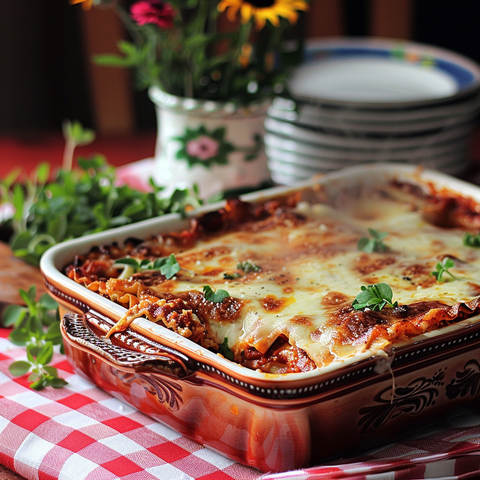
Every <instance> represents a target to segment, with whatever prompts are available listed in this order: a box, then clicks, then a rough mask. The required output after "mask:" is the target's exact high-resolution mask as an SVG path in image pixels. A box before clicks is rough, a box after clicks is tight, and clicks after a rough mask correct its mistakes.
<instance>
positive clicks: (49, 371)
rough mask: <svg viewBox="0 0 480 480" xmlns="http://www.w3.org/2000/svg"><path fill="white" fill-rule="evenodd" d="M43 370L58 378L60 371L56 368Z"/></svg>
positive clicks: (45, 367)
mask: <svg viewBox="0 0 480 480" xmlns="http://www.w3.org/2000/svg"><path fill="white" fill-rule="evenodd" d="M43 370H44V371H45V372H47V374H48V375H50V376H51V377H58V370H57V369H56V368H55V367H48V366H44V367H43Z"/></svg>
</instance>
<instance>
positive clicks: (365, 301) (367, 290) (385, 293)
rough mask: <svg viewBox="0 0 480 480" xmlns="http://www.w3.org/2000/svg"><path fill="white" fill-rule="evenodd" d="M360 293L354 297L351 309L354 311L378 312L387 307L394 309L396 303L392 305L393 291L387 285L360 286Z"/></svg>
mask: <svg viewBox="0 0 480 480" xmlns="http://www.w3.org/2000/svg"><path fill="white" fill-rule="evenodd" d="M361 290H362V291H361V292H360V293H359V294H358V295H357V296H356V297H355V300H354V301H353V303H352V307H353V308H354V309H355V310H363V309H364V308H369V309H371V310H374V311H376V312H379V311H380V310H382V309H383V308H384V307H386V306H387V305H388V306H389V307H392V308H394V307H396V306H397V305H398V302H395V303H392V299H393V291H392V289H391V287H390V285H388V284H387V283H374V284H373V285H367V286H365V285H362V286H361Z"/></svg>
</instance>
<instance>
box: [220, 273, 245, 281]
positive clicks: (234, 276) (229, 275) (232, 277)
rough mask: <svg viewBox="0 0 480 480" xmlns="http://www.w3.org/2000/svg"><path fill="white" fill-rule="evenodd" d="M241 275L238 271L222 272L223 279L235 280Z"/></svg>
mask: <svg viewBox="0 0 480 480" xmlns="http://www.w3.org/2000/svg"><path fill="white" fill-rule="evenodd" d="M240 277H241V275H240V274H239V273H224V274H223V278H224V279H225V280H236V279H237V278H240Z"/></svg>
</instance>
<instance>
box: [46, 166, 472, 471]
mask: <svg viewBox="0 0 480 480" xmlns="http://www.w3.org/2000/svg"><path fill="white" fill-rule="evenodd" d="M391 179H399V180H405V181H408V182H411V183H414V184H419V185H427V184H435V185H436V186H437V187H438V188H443V187H445V188H448V189H449V191H453V192H459V193H461V194H462V195H463V196H468V197H472V198H473V199H475V200H476V201H478V202H480V190H479V189H478V188H477V187H475V186H473V185H470V184H467V183H465V182H462V181H459V180H457V179H453V178H451V177H448V176H445V175H442V174H439V173H437V172H433V171H420V170H418V169H415V168H413V167H410V166H408V167H407V166H391V165H376V166H362V167H355V168H351V169H346V170H343V171H338V172H335V173H332V174H328V175H325V176H323V177H320V178H318V179H316V180H315V181H312V182H309V183H305V184H302V185H297V186H294V187H279V188H274V189H271V190H268V191H264V192H259V193H256V194H252V195H249V196H247V197H246V198H247V200H249V201H255V202H256V201H259V202H260V201H264V200H267V199H271V198H280V197H282V196H285V195H287V194H289V193H291V192H294V191H300V190H301V191H304V190H305V189H307V190H308V189H312V188H313V189H317V188H318V185H320V187H321V189H322V191H324V192H326V193H327V195H330V196H335V195H336V194H337V192H339V191H340V190H345V189H347V190H348V189H357V188H359V186H362V188H364V187H366V188H367V189H368V187H369V186H373V185H378V184H379V183H382V182H383V183H385V182H387V181H389V180H391ZM218 208H219V205H212V206H209V207H206V208H203V209H201V210H200V211H196V212H193V213H192V215H191V216H194V215H199V214H202V213H204V212H206V211H209V210H215V209H218ZM188 222H189V221H188V219H182V218H180V217H179V216H176V215H167V216H164V217H161V218H158V219H153V220H149V221H145V222H141V223H138V224H135V225H129V226H126V227H122V228H118V229H115V230H110V231H107V232H103V233H99V234H94V235H90V236H86V237H83V238H80V239H75V240H72V241H68V242H65V243H63V244H60V245H57V246H55V247H53V248H51V249H50V250H48V251H47V253H46V254H45V255H44V256H43V258H42V261H41V269H42V272H43V273H44V276H45V279H46V284H47V287H48V289H49V291H50V293H51V295H52V296H53V297H54V298H55V299H56V300H58V301H59V302H60V304H61V306H62V310H63V312H64V316H63V319H62V334H63V336H64V343H65V350H66V354H67V356H68V358H69V360H70V362H71V363H72V365H73V367H74V369H75V370H76V371H77V372H78V373H79V374H81V375H83V376H84V377H86V378H88V379H90V380H91V381H93V382H94V383H95V384H97V385H98V386H99V387H100V388H102V389H104V390H105V391H107V392H109V393H110V394H112V395H113V396H115V397H117V398H119V399H121V400H124V401H126V402H128V403H129V404H131V405H133V406H134V407H136V408H138V409H139V410H140V411H142V412H144V413H146V414H147V415H150V416H151V417H153V418H154V419H156V420H158V421H159V422H162V423H164V424H166V425H169V426H170V427H172V428H174V429H175V430H177V431H178V432H180V433H182V434H184V435H185V436H187V437H189V438H191V439H193V440H196V441H198V442H200V443H201V444H204V445H206V446H208V447H210V448H212V449H214V450H216V451H218V452H220V453H222V454H224V455H226V456H228V457H230V458H231V459H233V460H235V461H238V462H241V463H243V464H246V465H251V466H254V467H257V468H259V469H260V470H262V471H282V470H287V469H294V468H299V467H302V466H307V465H311V464H315V463H318V462H320V461H325V460H326V459H329V458H333V457H338V456H340V455H344V454H352V453H354V452H358V451H361V450H365V449H367V448H370V447H374V446H378V445H380V444H385V443H387V442H390V441H392V440H394V439H396V438H398V437H399V436H401V435H404V434H407V433H409V432H412V431H413V430H415V429H416V428H419V427H421V426H425V425H427V424H430V423H432V422H434V421H436V420H438V419H440V418H442V417H444V415H445V414H447V413H448V414H451V413H452V412H454V411H455V410H456V409H457V408H466V407H468V406H469V405H470V404H471V403H472V402H474V401H475V400H478V395H479V393H480V321H479V317H478V316H473V317H471V318H467V319H465V320H461V321H459V322H457V323H455V324H454V325H450V326H448V327H444V328H442V329H439V330H436V331H434V332H429V333H426V334H423V335H420V336H418V337H415V338H414V339H413V340H411V341H409V342H404V343H403V344H400V345H398V346H395V348H393V350H392V351H390V352H389V354H388V355H386V354H379V355H373V356H372V355H371V354H370V355H363V356H357V357H355V358H354V359H352V360H350V361H347V362H344V363H342V364H340V365H338V364H336V365H333V366H330V367H325V368H320V369H316V370H312V371H308V372H301V373H290V374H283V375H281V374H269V373H263V372H260V371H256V370H250V369H247V368H245V367H242V366H241V365H239V364H236V363H234V362H231V361H229V360H227V359H226V358H224V357H223V356H221V355H217V354H215V353H214V352H212V351H209V350H207V349H205V348H203V347H201V346H199V345H197V344H195V343H193V342H191V341H190V340H188V339H186V338H183V337H181V336H179V335H177V334H176V333H174V332H172V331H170V330H168V329H166V328H164V327H162V326H160V325H158V324H155V323H153V322H150V321H149V320H147V319H145V318H138V319H136V320H135V321H134V322H133V323H132V325H131V326H130V327H129V328H128V329H127V330H126V331H125V332H123V333H121V334H117V339H116V341H115V342H114V343H112V342H111V341H110V340H106V339H105V338H104V336H105V333H106V332H107V331H108V330H109V329H110V328H111V326H112V325H113V324H114V323H115V322H116V321H117V320H118V319H119V318H120V317H122V315H124V313H125V308H123V307H122V306H120V305H118V304H115V303H113V302H112V301H110V300H109V299H107V298H103V297H101V296H100V295H98V294H97V293H94V292H91V291H89V290H87V289H86V288H84V287H83V286H82V285H80V284H78V283H76V282H74V281H73V280H70V279H69V278H67V276H65V274H64V273H62V272H63V268H64V267H65V265H66V264H68V263H69V262H71V261H72V259H73V258H74V256H75V255H76V254H79V253H86V252H88V251H89V250H90V249H91V248H92V247H94V246H97V245H102V244H107V243H108V244H109V243H111V242H118V243H120V244H121V243H122V242H123V241H125V240H126V239H127V238H130V237H132V236H135V237H140V238H149V237H150V236H151V235H153V234H154V233H158V232H169V231H172V230H179V229H182V228H185V227H186V225H188Z"/></svg>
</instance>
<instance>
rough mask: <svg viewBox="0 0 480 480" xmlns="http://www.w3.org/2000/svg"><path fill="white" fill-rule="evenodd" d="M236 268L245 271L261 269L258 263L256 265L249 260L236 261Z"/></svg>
mask: <svg viewBox="0 0 480 480" xmlns="http://www.w3.org/2000/svg"><path fill="white" fill-rule="evenodd" d="M237 268H238V269H239V270H242V271H243V272H245V273H251V272H259V271H260V270H261V269H262V267H260V265H257V264H255V263H253V262H252V261H250V260H245V261H244V262H239V263H237Z"/></svg>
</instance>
